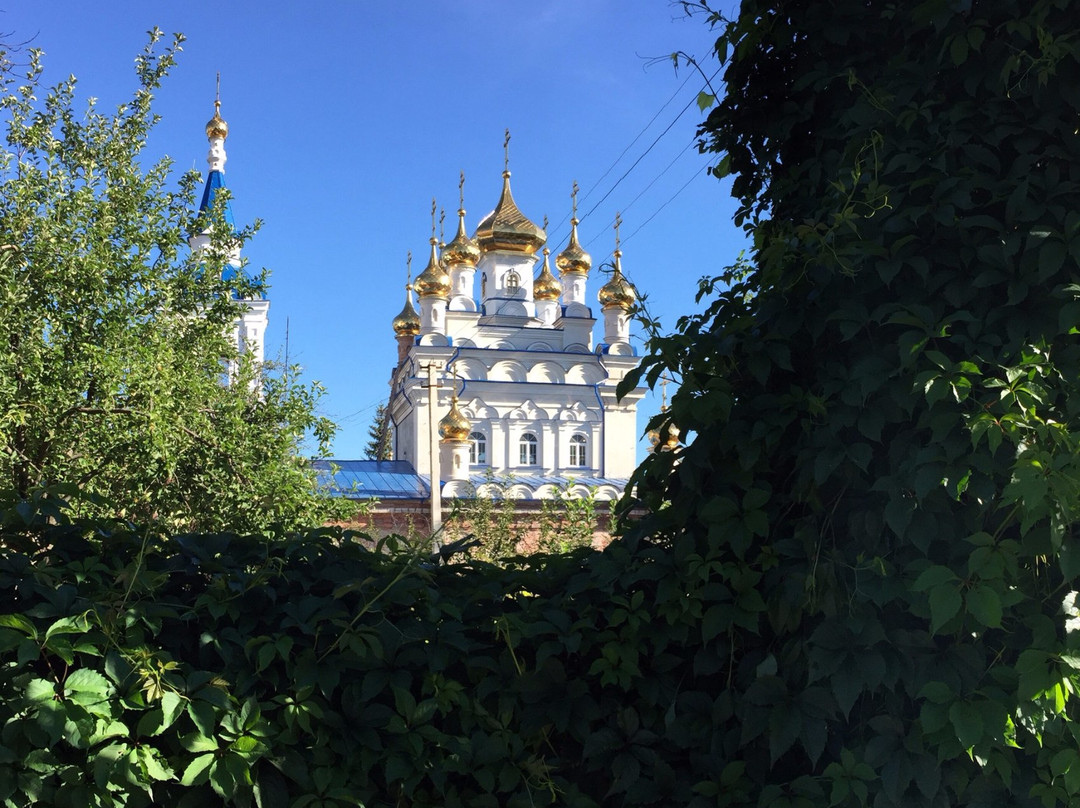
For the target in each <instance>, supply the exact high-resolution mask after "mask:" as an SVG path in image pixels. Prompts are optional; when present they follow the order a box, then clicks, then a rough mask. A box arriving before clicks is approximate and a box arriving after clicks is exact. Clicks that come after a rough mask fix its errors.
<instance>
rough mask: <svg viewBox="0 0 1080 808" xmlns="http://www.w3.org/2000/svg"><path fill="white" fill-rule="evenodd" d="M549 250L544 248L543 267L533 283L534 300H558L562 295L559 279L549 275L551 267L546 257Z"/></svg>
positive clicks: (549, 252)
mask: <svg viewBox="0 0 1080 808" xmlns="http://www.w3.org/2000/svg"><path fill="white" fill-rule="evenodd" d="M550 254H551V250H549V249H548V248H547V247H544V266H543V267H541V268H540V274H539V275H537V276H536V280H534V281H533V297H534V298H535V299H536V300H558V299H559V295H561V294H562V284H561V283H559V279H558V278H556V277H555V276H554V275H552V274H551V265H550V263H548V255H550Z"/></svg>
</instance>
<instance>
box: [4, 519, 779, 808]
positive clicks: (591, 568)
mask: <svg viewBox="0 0 1080 808" xmlns="http://www.w3.org/2000/svg"><path fill="white" fill-rule="evenodd" d="M2 541H3V543H4V544H5V545H6V546H7V547H8V548H9V550H8V552H7V553H5V554H4V556H3V558H2V560H0V601H2V605H0V614H3V615H6V616H4V617H2V618H0V625H2V626H3V627H2V628H0V660H2V662H0V665H2V666H0V721H2V723H3V726H4V730H3V744H2V748H0V798H3V799H6V800H7V801H8V803H9V804H13V805H24V804H30V803H33V802H40V803H42V804H47V805H56V806H66V805H70V806H87V805H132V806H137V805H150V804H156V805H180V806H188V805H207V804H221V803H228V804H237V805H248V804H252V803H254V804H257V805H260V806H264V807H268V806H332V805H355V804H363V805H368V806H375V805H395V806H397V805H415V806H425V805H432V806H434V805H440V806H454V805H469V806H485V805H489V806H519V805H520V806H527V805H596V804H606V805H622V804H626V805H637V804H655V803H662V804H672V805H674V804H679V805H690V804H710V803H712V802H714V800H711V799H706V798H705V797H702V796H701V795H700V794H701V792H704V793H706V794H707V793H709V792H710V791H711V790H712V789H714V788H715V786H713V785H711V783H714V782H719V781H720V779H721V778H722V777H723V776H724V763H723V761H722V760H721V759H720V758H719V757H717V756H716V755H715V750H716V749H717V748H718V744H719V739H720V737H721V736H723V735H724V734H725V733H728V732H731V731H732V730H731V728H730V727H725V725H724V722H723V718H724V713H725V712H730V709H731V705H725V704H724V703H723V702H722V701H717V693H718V691H717V684H718V682H722V681H723V679H724V677H726V676H730V670H729V669H728V661H725V660H726V659H727V654H726V652H725V650H724V648H723V647H722V646H726V640H722V639H718V638H716V637H714V636H711V633H710V631H709V624H710V623H709V621H708V620H706V621H705V622H704V623H703V621H702V616H703V614H705V613H707V612H708V610H709V604H710V602H713V601H717V599H718V598H719V599H720V600H730V599H729V598H727V597H726V596H724V595H723V594H722V593H721V592H720V590H719V589H718V588H717V586H716V585H714V584H710V583H709V580H708V578H709V564H708V562H707V561H706V560H704V559H702V558H700V557H698V556H696V555H693V554H691V555H690V556H687V557H684V556H682V555H680V554H679V553H671V552H670V551H667V550H662V549H660V548H649V547H641V548H639V549H638V551H637V552H635V553H631V552H630V549H629V548H628V547H627V546H625V545H620V544H616V545H614V546H612V547H611V548H609V550H608V551H607V552H605V553H603V554H596V553H590V552H587V551H586V552H581V553H578V554H575V555H570V556H564V557H554V558H544V559H540V558H537V559H534V560H531V561H523V562H522V563H521V564H520V565H519V566H517V567H514V568H507V569H499V568H496V567H491V566H486V565H480V564H450V565H444V566H434V565H432V564H430V562H429V561H428V560H427V559H424V558H422V557H420V556H417V555H410V554H409V553H406V552H401V551H400V549H399V551H397V552H391V550H393V549H394V548H389V547H383V548H381V550H382V551H381V552H372V551H369V550H366V549H364V547H363V546H362V545H361V544H360V543H358V542H356V541H354V540H353V538H352V537H349V536H345V535H342V534H341V533H340V532H337V531H332V530H324V531H316V532H313V533H310V534H308V535H305V536H299V537H297V536H272V537H250V536H249V537H242V536H235V535H199V536H194V535H191V536H177V537H173V538H163V537H159V536H156V535H154V534H152V533H150V532H147V531H143V530H135V529H132V528H131V527H130V526H115V525H114V526H109V527H103V526H101V525H94V524H90V523H79V524H67V523H64V520H63V519H62V518H61V523H60V524H46V523H45V520H43V519H42V518H41V517H40V515H39V514H37V513H35V512H34V510H33V507H32V506H29V505H26V504H24V505H23V506H22V507H21V508H20V509H19V511H14V510H13V511H9V512H7V513H6V514H5V516H4V528H3V534H2ZM721 589H722V587H721ZM731 605H732V606H733V607H734V608H736V609H737V610H738V612H739V614H741V615H742V616H743V620H744V621H745V622H746V623H747V624H748V625H749V624H751V623H754V622H756V620H757V615H756V612H757V611H758V610H759V608H760V605H761V602H760V598H759V597H758V596H756V595H755V594H754V593H753V590H752V589H751V590H747V591H746V592H745V593H743V594H742V595H740V596H739V598H737V599H736V600H735V601H734V602H732V603H731ZM703 632H704V633H703ZM703 781H704V782H703ZM695 794H697V796H695ZM695 800H697V802H695Z"/></svg>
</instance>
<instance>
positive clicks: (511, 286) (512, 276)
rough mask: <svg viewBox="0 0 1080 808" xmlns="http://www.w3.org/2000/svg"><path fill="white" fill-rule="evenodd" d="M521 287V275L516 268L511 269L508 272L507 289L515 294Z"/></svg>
mask: <svg viewBox="0 0 1080 808" xmlns="http://www.w3.org/2000/svg"><path fill="white" fill-rule="evenodd" d="M520 288H521V276H520V275H518V274H517V273H516V272H514V270H512V269H511V270H510V271H509V272H507V273H506V291H507V292H509V293H510V294H513V293H514V292H516V291H517V290H518V289H520Z"/></svg>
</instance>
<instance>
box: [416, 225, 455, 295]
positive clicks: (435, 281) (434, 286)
mask: <svg viewBox="0 0 1080 808" xmlns="http://www.w3.org/2000/svg"><path fill="white" fill-rule="evenodd" d="M437 245H438V239H436V238H435V237H434V236H432V237H431V258H429V259H428V265H427V267H425V268H424V271H423V272H421V273H420V276H419V277H418V278H417V279H416V283H415V284H414V286H413V288H414V289H416V294H417V295H418V296H419V297H441V298H443V299H445V298H447V297H448V296H449V295H450V276H449V275H448V274H447V272H446V267H444V266H443V265H442V262H441V261H440V260H439V254H438V248H437Z"/></svg>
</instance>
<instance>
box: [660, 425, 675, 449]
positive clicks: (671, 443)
mask: <svg viewBox="0 0 1080 808" xmlns="http://www.w3.org/2000/svg"><path fill="white" fill-rule="evenodd" d="M678 448H679V428H678V427H677V426H675V424H673V423H670V422H669V423H668V427H667V440H665V441H664V445H663V446H661V447H660V451H661V452H673V451H675V450H676V449H678Z"/></svg>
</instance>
